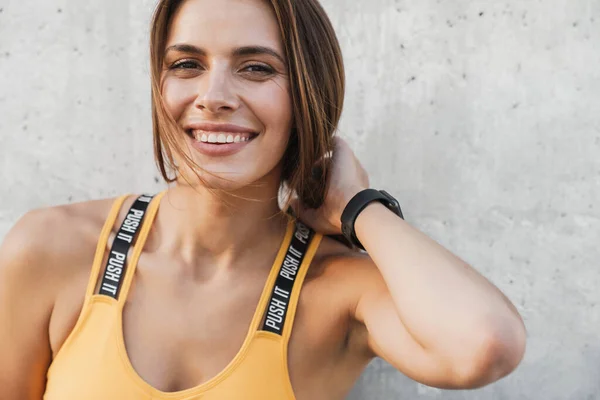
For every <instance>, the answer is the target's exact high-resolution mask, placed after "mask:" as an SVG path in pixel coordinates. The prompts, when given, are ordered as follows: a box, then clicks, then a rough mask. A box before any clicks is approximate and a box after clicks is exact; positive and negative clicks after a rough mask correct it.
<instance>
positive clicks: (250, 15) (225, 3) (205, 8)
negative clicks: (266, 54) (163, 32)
mask: <svg viewBox="0 0 600 400" xmlns="http://www.w3.org/2000/svg"><path fill="white" fill-rule="evenodd" d="M178 43H189V44H193V45H195V46H198V47H201V48H203V49H205V50H206V51H207V52H209V53H211V52H219V51H221V50H222V51H228V50H229V49H231V48H234V47H243V46H257V45H258V46H268V47H272V48H274V49H276V50H281V35H280V32H279V25H278V23H277V19H276V17H275V14H274V12H273V9H272V8H271V5H270V4H269V3H268V2H267V1H265V0H185V1H184V2H183V4H182V5H181V6H179V8H178V10H177V12H176V13H175V15H174V16H173V21H172V23H171V27H170V30H169V36H168V39H167V47H168V46H170V45H173V44H178Z"/></svg>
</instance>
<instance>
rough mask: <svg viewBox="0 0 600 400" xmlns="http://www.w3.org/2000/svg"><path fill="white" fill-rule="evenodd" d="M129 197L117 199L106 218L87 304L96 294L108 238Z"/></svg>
mask: <svg viewBox="0 0 600 400" xmlns="http://www.w3.org/2000/svg"><path fill="white" fill-rule="evenodd" d="M128 196H129V194H125V195H123V196H120V197H117V198H116V199H115V201H114V202H113V204H112V208H111V209H110V212H109V213H108V217H106V221H105V222H104V226H103V227H102V231H101V232H100V238H99V239H98V244H97V246H96V254H95V255H94V263H93V264H92V271H91V273H90V279H89V281H88V286H87V289H86V291H85V303H87V302H88V301H89V299H90V298H91V297H92V295H93V294H94V290H95V289H96V283H97V282H98V275H99V274H100V266H101V265H102V259H103V258H104V252H105V250H106V246H107V243H108V238H109V237H110V233H111V232H112V229H113V226H114V225H115V222H116V220H117V217H118V216H119V211H120V210H121V207H122V206H123V202H124V201H125V199H126V198H127V197H128Z"/></svg>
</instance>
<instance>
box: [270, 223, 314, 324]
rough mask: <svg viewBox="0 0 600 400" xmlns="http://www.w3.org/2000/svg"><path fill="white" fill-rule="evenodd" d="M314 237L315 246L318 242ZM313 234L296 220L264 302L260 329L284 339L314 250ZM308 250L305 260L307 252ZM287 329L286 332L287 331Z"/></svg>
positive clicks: (291, 322) (291, 321)
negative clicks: (290, 238) (264, 310)
mask: <svg viewBox="0 0 600 400" xmlns="http://www.w3.org/2000/svg"><path fill="white" fill-rule="evenodd" d="M316 236H318V239H317V240H316V242H317V243H316V244H317V246H318V242H320V239H321V235H320V234H319V235H316ZM314 237H315V232H314V231H313V230H312V229H310V228H309V227H308V226H306V225H304V224H303V223H302V222H300V221H296V229H295V232H294V235H293V237H292V241H291V242H290V245H289V246H288V249H287V252H286V254H285V257H284V259H283V262H282V263H281V267H280V268H279V273H278V274H277V279H276V281H275V285H274V287H273V291H272V292H271V297H270V300H269V302H268V306H267V310H266V316H265V321H264V323H263V327H262V330H263V331H267V332H272V333H275V334H277V335H281V336H284V333H285V332H288V331H291V325H292V324H293V319H294V315H295V311H296V304H297V300H298V296H299V294H300V288H301V286H302V281H303V280H304V276H305V275H306V270H307V269H308V268H307V267H308V264H310V261H311V260H312V257H313V256H314V251H315V250H316V247H317V246H315V245H314V244H315V243H314V242H313V238H314ZM309 249H310V250H312V252H311V254H310V255H309V257H306V256H307V255H308V250H309ZM288 327H289V329H288Z"/></svg>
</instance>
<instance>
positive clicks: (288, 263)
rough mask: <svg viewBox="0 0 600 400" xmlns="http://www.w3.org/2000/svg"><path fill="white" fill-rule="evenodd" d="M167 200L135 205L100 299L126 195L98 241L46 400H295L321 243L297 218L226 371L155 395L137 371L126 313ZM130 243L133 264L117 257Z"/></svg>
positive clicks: (116, 245) (123, 228)
mask: <svg viewBox="0 0 600 400" xmlns="http://www.w3.org/2000/svg"><path fill="white" fill-rule="evenodd" d="M164 194H165V191H163V192H161V193H159V194H158V195H156V196H145V195H143V196H140V197H139V198H138V199H137V200H136V202H135V203H134V204H133V206H132V207H131V209H130V210H129V213H128V214H127V216H126V218H125V221H124V222H123V224H122V225H121V229H120V230H119V231H118V233H117V236H116V238H115V240H114V243H113V245H112V248H111V250H110V252H109V254H108V256H107V258H108V260H107V261H106V268H105V271H104V275H103V277H102V281H101V282H100V283H101V285H100V290H99V292H98V293H95V291H96V290H95V288H96V286H97V283H98V278H99V277H98V275H99V274H100V271H101V270H102V269H101V264H102V263H103V260H104V255H105V250H106V247H107V242H108V238H109V235H110V233H111V231H112V228H113V225H114V224H115V221H116V219H117V216H118V214H119V210H120V209H121V207H122V205H123V202H124V200H125V198H126V197H127V195H125V196H121V197H119V198H118V199H117V200H116V201H115V202H114V204H113V206H112V209H111V211H110V214H109V216H108V218H107V220H106V222H105V224H104V227H103V229H102V232H101V235H100V239H99V241H98V246H97V249H96V254H95V258H94V263H93V266H92V271H91V276H90V280H89V283H88V286H87V290H86V294H85V300H84V304H83V308H82V310H81V313H80V315H79V318H78V320H77V323H76V325H75V327H74V328H73V330H72V332H71V333H70V335H69V336H68V338H67V339H66V341H65V342H64V344H63V346H62V347H61V349H60V350H59V352H58V354H57V355H56V357H55V358H54V360H53V361H52V364H51V365H50V368H49V370H48V374H47V385H46V392H45V394H44V399H45V400H163V399H164V400H199V399H202V400H227V399H261V400H285V399H290V400H292V399H294V398H295V397H294V393H293V390H292V386H291V383H290V378H289V371H288V359H287V348H288V342H289V339H290V335H291V331H292V326H293V323H294V316H295V313H296V307H297V305H298V297H299V295H300V290H301V287H302V283H303V281H304V278H305V276H306V272H307V270H308V267H309V264H310V262H311V260H312V258H313V256H314V255H315V252H316V250H317V247H318V246H319V242H320V240H321V235H320V234H315V233H314V232H313V231H311V230H310V229H309V228H307V227H306V226H305V225H303V224H302V223H300V222H299V221H296V220H293V219H292V218H290V222H289V224H288V227H287V231H286V234H285V237H284V239H283V242H282V244H281V248H280V249H279V252H278V254H277V256H276V258H275V261H274V263H273V267H272V268H271V272H270V274H269V277H268V278H267V281H266V284H265V286H264V289H263V292H262V295H261V297H260V300H259V302H258V306H257V308H256V311H255V313H254V317H253V319H252V322H251V323H250V327H249V329H248V333H247V335H246V338H245V340H244V343H243V345H242V347H241V349H240V350H239V352H238V353H237V355H236V356H235V357H234V358H233V360H232V361H231V362H230V363H229V364H228V365H227V366H226V367H225V369H223V370H222V371H221V372H220V373H219V374H217V375H216V376H215V377H213V378H212V379H210V380H209V381H207V382H205V383H202V384H201V385H198V386H196V387H193V388H190V389H186V390H181V391H177V392H163V391H160V390H158V389H156V388H154V387H152V386H151V385H150V384H149V383H147V382H146V381H144V380H143V379H142V378H141V377H140V376H139V375H138V374H137V372H136V371H135V370H134V368H133V366H132V365H131V362H130V361H129V357H128V355H127V351H126V349H125V343H124V339H123V331H122V326H123V324H122V322H123V321H122V310H123V306H124V304H125V301H126V299H127V293H128V291H129V287H130V285H131V282H132V280H133V277H134V273H135V268H136V265H137V262H138V260H139V257H140V255H141V253H142V249H143V247H144V243H145V241H146V239H147V237H148V233H149V231H150V228H151V225H152V222H153V220H154V217H155V216H156V213H157V211H158V207H159V203H160V199H161V198H162V196H163V195H164ZM136 207H137V208H136ZM140 208H141V210H140ZM138 228H139V231H138ZM134 238H135V239H134ZM117 241H120V242H119V243H117ZM127 242H129V243H134V245H133V250H132V252H131V253H130V254H131V258H130V259H127V256H125V257H119V251H121V252H122V253H123V254H125V255H126V254H127V249H128V248H127V247H121V248H119V245H123V244H125V245H126V244H127ZM124 249H125V250H124ZM123 258H124V259H125V261H123V260H122V259H123ZM117 278H120V281H119V283H118V284H117V283H115V282H117ZM261 321H263V322H262V323H261ZM148 350H149V351H151V350H152V349H148Z"/></svg>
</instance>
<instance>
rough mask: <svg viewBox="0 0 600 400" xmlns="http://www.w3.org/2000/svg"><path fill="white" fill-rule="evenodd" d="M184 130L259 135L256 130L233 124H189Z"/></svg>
mask: <svg viewBox="0 0 600 400" xmlns="http://www.w3.org/2000/svg"><path fill="white" fill-rule="evenodd" d="M184 129H185V130H186V131H190V130H201V131H208V132H223V133H254V134H257V132H256V131H255V130H252V129H250V128H245V127H243V126H239V125H233V124H217V123H211V122H202V123H195V124H189V125H186V126H185V127H184Z"/></svg>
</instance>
